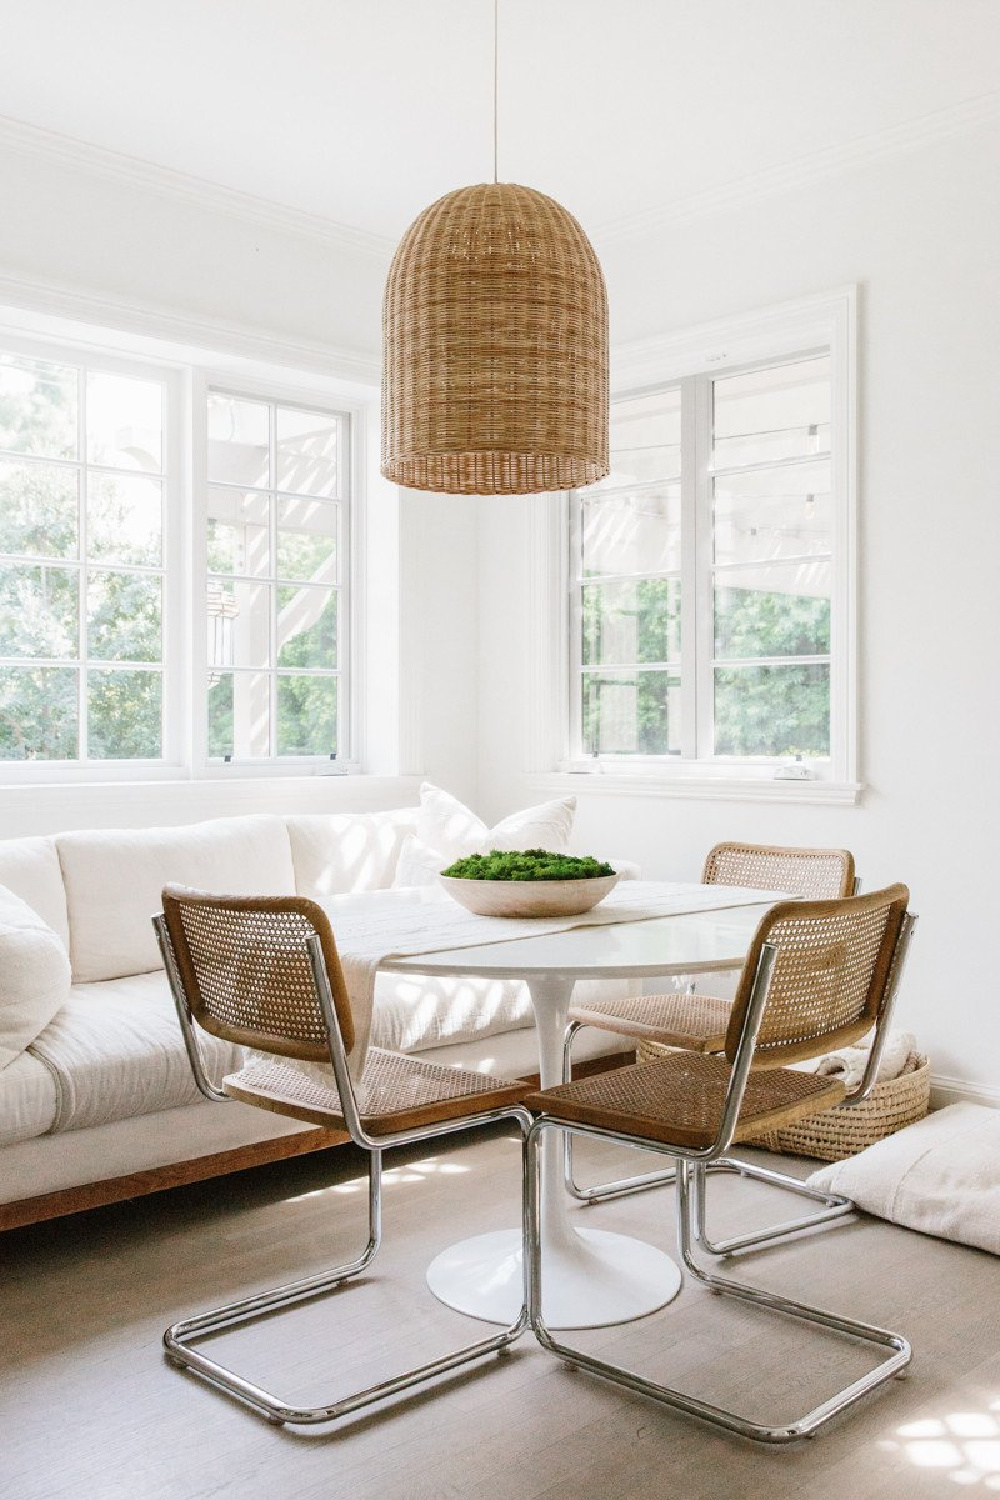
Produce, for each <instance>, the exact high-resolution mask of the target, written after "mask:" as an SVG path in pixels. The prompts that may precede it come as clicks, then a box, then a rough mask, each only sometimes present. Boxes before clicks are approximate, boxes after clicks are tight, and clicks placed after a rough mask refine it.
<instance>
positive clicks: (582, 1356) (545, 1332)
mask: <svg viewBox="0 0 1000 1500" xmlns="http://www.w3.org/2000/svg"><path fill="white" fill-rule="evenodd" d="M560 1123H561V1126H562V1128H563V1129H565V1128H566V1126H565V1123H564V1122H560ZM547 1124H548V1122H547V1121H545V1120H544V1119H542V1120H539V1121H538V1122H537V1123H536V1125H535V1128H534V1130H533V1131H532V1135H531V1140H530V1142H529V1178H530V1193H529V1197H531V1196H532V1195H534V1196H535V1198H537V1191H538V1176H537V1148H538V1139H539V1137H540V1135H541V1133H542V1131H543V1130H544V1129H545V1128H546V1127H547ZM704 1174H705V1168H704V1165H701V1164H699V1165H692V1164H691V1163H690V1162H686V1161H681V1162H679V1164H678V1169H677V1188H678V1203H677V1242H678V1249H679V1252H680V1257H681V1260H682V1263H683V1265H684V1268H685V1270H686V1271H687V1272H688V1273H689V1274H690V1275H691V1276H693V1277H694V1278H695V1279H696V1280H697V1281H699V1282H700V1283H701V1284H702V1285H704V1286H707V1287H708V1288H710V1289H711V1290H712V1291H714V1292H719V1293H722V1294H724V1295H727V1296H733V1297H737V1298H739V1299H740V1300H741V1301H744V1302H748V1303H752V1304H753V1305H755V1306H758V1307H762V1308H764V1309H765V1310H767V1311H769V1312H778V1313H783V1314H785V1315H786V1316H789V1317H793V1318H797V1319H799V1320H801V1321H802V1322H805V1323H809V1324H815V1325H817V1326H819V1327H822V1328H826V1329H831V1330H833V1331H834V1332H836V1333H840V1334H843V1335H845V1336H846V1337H848V1338H852V1339H857V1340H861V1341H863V1342H865V1343H870V1344H875V1345H876V1346H878V1347H880V1348H883V1349H887V1350H889V1351H891V1352H890V1353H889V1354H888V1356H887V1357H886V1358H884V1359H883V1360H882V1361H881V1363H880V1364H879V1365H877V1366H876V1368H875V1369H874V1370H872V1371H870V1372H869V1373H868V1374H866V1375H863V1376H862V1377H861V1378H860V1379H858V1380H855V1381H853V1382H852V1383H851V1384H850V1385H848V1386H846V1387H845V1388H844V1389H843V1390H840V1391H838V1392H837V1393H836V1394H835V1395H834V1396H832V1397H830V1398H829V1400H827V1401H824V1402H822V1403H821V1404H820V1405H818V1406H816V1407H814V1408H813V1409H812V1410H811V1411H809V1412H807V1413H806V1415H805V1416H804V1417H800V1418H798V1419H797V1420H795V1421H792V1422H788V1423H784V1424H782V1425H780V1426H769V1425H766V1424H764V1423H761V1422H754V1421H752V1420H750V1419H748V1418H746V1417H742V1416H740V1415H739V1414H738V1413H737V1412H733V1411H728V1410H726V1409H725V1408H723V1407H719V1406H715V1405H713V1404H712V1403H711V1402H708V1401H701V1400H699V1399H698V1397H696V1396H690V1395H688V1394H687V1393H686V1392H684V1391H678V1390H675V1389H673V1388H672V1387H670V1386H665V1385H661V1384H659V1383H658V1382H657V1381H653V1380H648V1379H646V1378H645V1377H643V1376H641V1375H637V1374H635V1373H634V1372H633V1371H631V1370H629V1369H626V1368H625V1367H624V1366H622V1365H616V1364H612V1363H611V1362H610V1361H608V1360H604V1359H598V1358H597V1357H596V1356H594V1355H592V1354H588V1353H585V1352H584V1351H582V1350H580V1349H574V1348H572V1347H571V1346H570V1345H569V1344H566V1343H564V1342H562V1341H561V1340H560V1339H557V1338H556V1337H555V1336H554V1335H553V1333H552V1331H551V1330H550V1329H549V1328H548V1327H547V1326H546V1324H545V1321H544V1319H543V1318H542V1315H541V1274H542V1271H541V1261H542V1256H541V1253H540V1248H541V1247H540V1245H539V1242H538V1215H537V1207H536V1208H535V1210H534V1211H533V1212H532V1213H531V1214H530V1216H529V1218H530V1239H531V1277H530V1287H529V1298H528V1306H529V1314H530V1318H531V1327H532V1330H533V1331H534V1333H535V1335H536V1336H537V1338H538V1340H539V1342H540V1343H541V1344H542V1345H543V1346H544V1347H545V1348H546V1349H549V1350H551V1352H552V1353H554V1354H557V1355H559V1356H560V1357H561V1358H562V1359H565V1360H567V1361H568V1362H569V1363H570V1364H573V1365H577V1366H579V1367H580V1368H582V1369H584V1370H589V1371H590V1372H591V1374H594V1375H600V1376H602V1377H603V1378H604V1379H605V1380H610V1381H612V1382H614V1384H616V1385H620V1386H624V1387H625V1388H626V1389H627V1390H631V1391H635V1392H637V1393H638V1394H639V1395H642V1396H648V1397H650V1398H651V1399H652V1400H654V1401H659V1402H660V1403H661V1404H663V1405H665V1406H670V1407H672V1408H674V1409H675V1410H677V1411H682V1412H685V1413H686V1414H687V1415H688V1416H693V1417H698V1418H700V1419H701V1420H702V1421H704V1422H708V1423H710V1424H711V1425H712V1426H714V1427H718V1428H722V1429H723V1430H725V1431H727V1432H733V1433H737V1434H738V1435H739V1436H741V1437H745V1438H751V1439H753V1440H754V1441H755V1442H762V1443H771V1444H785V1443H791V1442H795V1441H796V1440H798V1439H800V1438H805V1437H812V1436H813V1435H814V1434H815V1433H816V1432H818V1431H819V1430H820V1428H822V1427H823V1426H825V1425H826V1423H827V1422H829V1421H831V1420H832V1419H833V1418H834V1417H835V1416H837V1415H839V1414H840V1413H841V1412H843V1411H846V1410H847V1409H848V1408H849V1407H851V1406H853V1405H854V1403H855V1402H857V1401H859V1400H860V1399H861V1398H862V1397H863V1396H865V1395H867V1394H868V1393H869V1392H870V1391H873V1390H875V1389H876V1388H877V1387H878V1386H880V1385H882V1384H884V1383H885V1381H887V1380H889V1379H891V1378H892V1377H893V1376H894V1375H898V1374H899V1373H900V1371H901V1370H903V1369H904V1368H905V1367H906V1365H907V1364H908V1363H909V1361H910V1357H911V1352H910V1346H909V1344H908V1342H907V1341H906V1339H905V1338H903V1336H902V1335H901V1334H898V1333H891V1332H889V1331H888V1330H887V1329H884V1328H877V1327H875V1326H874V1325H872V1324H868V1323H860V1322H857V1321H856V1320H854V1319H852V1318H842V1317H838V1316H837V1315H836V1314H834V1313H829V1312H825V1311H823V1310H822V1309H821V1308H816V1307H810V1306H808V1305H807V1304H805V1303H802V1302H795V1301H792V1300H791V1299H790V1298H786V1297H779V1296H777V1295H776V1294H774V1293H772V1292H765V1291H762V1290H760V1289H759V1288H757V1287H750V1286H746V1285H744V1284H743V1283H740V1282H733V1281H729V1280H727V1279H726V1278H723V1277H719V1276H713V1275H710V1274H709V1273H708V1272H706V1271H704V1270H703V1269H702V1268H701V1267H700V1266H699V1265H698V1264H697V1262H696V1261H695V1259H694V1256H693V1254H692V1244H691V1241H692V1221H693V1220H694V1219H696V1216H697V1203H698V1197H699V1194H700V1195H701V1197H702V1199H703V1197H704Z"/></svg>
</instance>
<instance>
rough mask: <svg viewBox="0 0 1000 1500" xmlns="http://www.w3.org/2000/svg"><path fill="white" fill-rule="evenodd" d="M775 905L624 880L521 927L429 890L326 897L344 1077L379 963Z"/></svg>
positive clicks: (354, 1068)
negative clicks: (339, 972) (344, 1034)
mask: <svg viewBox="0 0 1000 1500" xmlns="http://www.w3.org/2000/svg"><path fill="white" fill-rule="evenodd" d="M782 899H786V898H785V897H783V894H782V892H780V891H756V890H748V889H747V887H745V886H725V885H686V884H676V883H673V882H667V881H655V882H654V881H646V880H628V881H623V882H622V883H621V884H620V885H618V886H616V887H615V889H614V890H613V891H611V893H610V894H609V895H608V896H607V897H606V898H605V899H604V900H603V901H602V902H601V904H600V905H599V906H596V907H594V908H593V910H592V911H589V912H583V913H581V914H580V915H579V916H576V917H551V918H550V917H534V918H531V919H525V920H522V919H515V918H510V919H508V918H503V917H478V916H476V915H475V914H474V913H472V912H469V911H466V910H465V908H464V907H462V906H459V905H458V903H457V902H455V901H453V900H452V899H451V898H450V897H449V896H448V895H446V894H445V892H444V891H440V890H438V889H436V888H433V887H430V888H428V889H426V890H423V889H421V890H415V889H406V890H397V891H372V892H370V893H365V894H359V895H352V896H338V897H333V898H332V899H331V900H328V901H326V902H324V903H323V905H324V907H325V909H326V911H327V912H328V914H329V917H330V921H331V924H332V926H333V934H334V937H335V939H336V942H337V952H338V953H339V954H340V962H341V967H342V968H343V971H344V979H345V982H346V984H347V993H348V995H349V997H350V1001H351V1011H352V1014H353V1017H354V1030H355V1034H356V1038H357V1040H356V1043H355V1046H354V1049H353V1051H352V1053H351V1056H350V1070H351V1077H352V1079H353V1080H354V1081H355V1083H356V1084H357V1083H358V1081H359V1080H360V1078H361V1075H362V1073H363V1072H364V1064H365V1054H366V1053H367V1050H368V1038H369V1035H370V1032H371V1022H372V1010H373V1006H374V995H375V973H376V970H377V969H378V967H379V965H380V964H382V963H384V962H385V961H386V959H389V958H403V957H407V958H409V957H413V956H416V955H420V954H431V953H443V952H446V951H448V950H450V949H452V948H474V947H478V946H479V945H480V944H486V943H505V942H507V943H509V942H513V941H514V940H516V939H518V938H526V937H538V936H540V935H542V934H545V933H551V932H567V931H569V930H570V929H571V928H574V927H595V926H608V925H612V924H614V923H616V922H648V921H650V920H651V919H653V918H654V917H676V916H682V915H685V914H688V913H691V912H700V911H721V910H725V909H726V908H727V907H734V906H755V905H757V904H759V903H773V902H775V901H779V900H782ZM298 1066H300V1067H301V1068H302V1070H303V1071H304V1072H312V1071H313V1070H314V1069H316V1068H319V1069H320V1070H321V1071H322V1073H323V1077H324V1081H327V1082H328V1081H329V1072H330V1070H329V1068H326V1067H325V1066H324V1065H322V1064H309V1063H302V1064H299V1065H298Z"/></svg>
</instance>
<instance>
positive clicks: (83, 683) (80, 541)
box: [76, 366, 90, 761]
mask: <svg viewBox="0 0 1000 1500" xmlns="http://www.w3.org/2000/svg"><path fill="white" fill-rule="evenodd" d="M77 381H78V384H77V397H76V419H77V436H76V441H77V458H78V460H79V468H78V469H77V476H78V477H77V496H78V504H79V507H80V509H79V515H78V520H77V558H78V561H79V564H80V592H79V599H78V601H77V602H78V606H79V623H78V629H79V639H78V641H77V656H78V658H79V663H80V666H79V671H78V673H77V694H78V697H77V704H78V709H77V713H78V720H77V743H76V753H77V758H78V759H79V760H81V761H84V760H86V759H87V677H88V673H87V652H88V641H87V584H88V579H89V576H90V574H89V569H88V567H87V498H88V492H89V488H90V476H89V473H88V470H87V372H86V369H84V368H83V367H82V366H81V368H80V369H79V370H78V372H77Z"/></svg>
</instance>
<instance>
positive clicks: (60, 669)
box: [0, 350, 168, 762]
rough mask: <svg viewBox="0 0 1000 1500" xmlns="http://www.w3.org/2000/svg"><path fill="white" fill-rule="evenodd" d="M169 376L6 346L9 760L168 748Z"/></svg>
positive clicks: (0, 628)
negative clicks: (165, 591)
mask: <svg viewBox="0 0 1000 1500" xmlns="http://www.w3.org/2000/svg"><path fill="white" fill-rule="evenodd" d="M167 381H168V377H167V375H166V373H165V372H159V371H156V370H155V369H149V368H146V367H142V369H141V372H140V371H137V370H134V369H129V368H127V367H125V366H123V365H121V364H115V363H111V362H103V361H92V360H90V359H89V358H88V359H86V360H83V359H81V360H75V359H69V358H63V357H52V358H42V357H38V358H36V357H32V356H29V355H26V354H21V353H16V352H12V351H10V350H7V351H0V760H4V761H25V760H32V761H53V762H103V761H108V760H126V761H133V762H134V761H160V760H162V759H163V758H164V757H165V754H166V749H165V727H166V726H165V718H166V707H167V695H166V691H165V684H164V675H165V668H166V659H165V637H166V633H167V632H166V618H165V616H166V602H165V598H164V586H165V571H166V537H165V527H164V517H165V487H166V483H167V480H168V471H167V457H168V446H167V443H166V441H165V437H166V420H165V418H166V410H167Z"/></svg>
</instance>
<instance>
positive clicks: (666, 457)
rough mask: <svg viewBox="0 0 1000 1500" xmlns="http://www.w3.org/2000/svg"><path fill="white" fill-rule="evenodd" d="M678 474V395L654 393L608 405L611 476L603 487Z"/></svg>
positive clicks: (675, 392)
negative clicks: (609, 411) (609, 415)
mask: <svg viewBox="0 0 1000 1500" xmlns="http://www.w3.org/2000/svg"><path fill="white" fill-rule="evenodd" d="M680 472H681V393H680V391H679V390H678V389H676V388H675V389H673V390H669V391H657V392H656V393H655V394H654V395H651V396H633V397H631V398H630V399H628V400H625V401H613V402H612V404H611V473H610V474H609V475H608V477H607V479H605V480H603V481H602V483H603V487H604V488H605V489H608V488H612V487H614V488H618V487H619V486H621V485H629V484H642V483H645V482H646V481H647V480H655V479H678V478H680Z"/></svg>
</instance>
